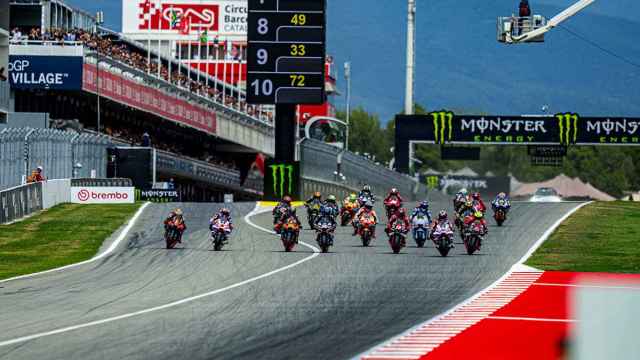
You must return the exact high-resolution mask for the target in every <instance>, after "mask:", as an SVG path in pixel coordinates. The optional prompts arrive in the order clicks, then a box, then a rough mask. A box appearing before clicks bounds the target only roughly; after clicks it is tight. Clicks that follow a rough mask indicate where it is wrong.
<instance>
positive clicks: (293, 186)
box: [264, 160, 300, 201]
mask: <svg viewBox="0 0 640 360" xmlns="http://www.w3.org/2000/svg"><path fill="white" fill-rule="evenodd" d="M285 195H289V196H291V197H292V198H294V199H298V198H299V197H300V163H299V162H285V161H274V160H269V161H267V163H266V164H265V175H264V200H266V201H278V200H280V199H282V197H284V196H285Z"/></svg>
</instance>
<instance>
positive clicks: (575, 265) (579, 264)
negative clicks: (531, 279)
mask: <svg viewBox="0 0 640 360" xmlns="http://www.w3.org/2000/svg"><path fill="white" fill-rule="evenodd" d="M527 265H529V266H533V267H535V268H538V269H542V270H550V271H576V272H609V273H640V204H638V203H632V202H598V203H593V204H591V205H587V206H585V207H583V208H582V209H580V210H578V212H576V213H575V214H573V215H572V216H571V217H570V218H569V219H568V220H567V221H565V222H564V223H563V224H562V225H561V226H560V227H559V228H558V229H557V230H556V231H555V232H554V233H553V235H551V237H550V238H549V239H548V240H547V241H546V242H545V243H544V244H543V245H542V246H541V247H540V249H538V251H536V253H535V254H533V256H532V257H531V258H530V259H529V260H528V261H527Z"/></svg>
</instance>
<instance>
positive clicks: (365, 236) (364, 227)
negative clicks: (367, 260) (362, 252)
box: [359, 215, 376, 247]
mask: <svg viewBox="0 0 640 360" xmlns="http://www.w3.org/2000/svg"><path fill="white" fill-rule="evenodd" d="M359 224H360V225H359V234H360V239H361V240H362V246H363V247H367V246H369V245H370V244H371V240H372V239H373V235H374V232H375V227H376V222H375V220H374V218H373V216H368V215H364V216H362V217H361V218H360V221H359Z"/></svg>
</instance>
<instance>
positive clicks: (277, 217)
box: [273, 206, 288, 225]
mask: <svg viewBox="0 0 640 360" xmlns="http://www.w3.org/2000/svg"><path fill="white" fill-rule="evenodd" d="M287 211H288V209H287V207H286V206H280V207H278V208H277V209H276V211H275V214H274V215H273V224H274V225H275V224H277V223H278V222H279V221H280V219H282V217H283V216H284V215H285V214H286V213H287Z"/></svg>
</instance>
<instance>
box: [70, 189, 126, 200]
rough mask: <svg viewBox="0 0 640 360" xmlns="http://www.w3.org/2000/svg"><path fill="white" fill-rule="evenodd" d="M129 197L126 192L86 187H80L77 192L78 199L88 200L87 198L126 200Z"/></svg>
mask: <svg viewBox="0 0 640 360" xmlns="http://www.w3.org/2000/svg"><path fill="white" fill-rule="evenodd" d="M127 199H129V194H127V193H126V192H118V191H114V192H95V191H89V190H87V189H82V190H80V191H79V192H78V200H80V201H89V200H127Z"/></svg>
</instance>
